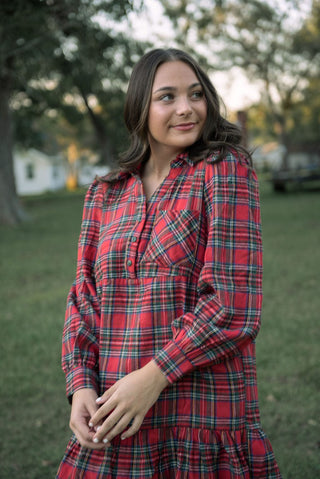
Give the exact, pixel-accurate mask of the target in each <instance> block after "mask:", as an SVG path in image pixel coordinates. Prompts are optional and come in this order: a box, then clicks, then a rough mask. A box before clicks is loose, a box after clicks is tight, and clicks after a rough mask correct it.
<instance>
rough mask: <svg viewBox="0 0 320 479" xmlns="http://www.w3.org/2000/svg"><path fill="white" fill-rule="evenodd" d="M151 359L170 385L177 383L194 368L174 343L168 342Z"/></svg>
mask: <svg viewBox="0 0 320 479" xmlns="http://www.w3.org/2000/svg"><path fill="white" fill-rule="evenodd" d="M153 359H154V361H155V362H156V364H157V366H158V367H159V368H160V369H161V371H162V372H163V374H164V375H165V376H166V378H167V380H168V381H169V382H170V383H174V382H175V381H178V379H180V378H181V377H182V376H184V375H185V374H187V373H189V372H190V371H192V370H193V369H194V368H195V366H194V365H193V364H192V362H191V361H190V360H189V359H188V358H187V356H186V355H185V353H184V352H183V351H182V350H181V349H180V348H179V346H178V345H177V344H176V343H175V342H174V341H169V342H168V344H166V346H165V347H164V348H163V349H161V350H160V351H158V352H157V354H156V355H155V357H154V358H153Z"/></svg>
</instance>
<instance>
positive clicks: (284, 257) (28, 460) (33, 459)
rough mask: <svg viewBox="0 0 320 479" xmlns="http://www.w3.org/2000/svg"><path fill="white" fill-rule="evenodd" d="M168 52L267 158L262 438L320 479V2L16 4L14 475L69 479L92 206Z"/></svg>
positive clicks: (263, 162)
mask: <svg viewBox="0 0 320 479" xmlns="http://www.w3.org/2000/svg"><path fill="white" fill-rule="evenodd" d="M155 47H177V48H182V49H184V50H186V51H188V52H189V53H191V54H192V55H194V56H195V57H197V59H198V60H199V62H200V64H201V65H202V66H203V68H204V69H205V70H206V71H208V73H209V75H210V78H211V79H212V81H213V83H214V85H215V86H216V88H217V90H218V93H219V95H220V96H221V97H222V100H223V102H224V104H225V109H226V115H227V117H228V118H229V119H230V120H231V121H234V122H236V123H238V124H239V125H240V127H241V128H242V129H243V138H244V140H243V141H244V143H245V144H246V146H248V147H249V148H250V149H251V150H252V151H253V152H254V153H253V159H254V165H255V168H256V170H257V172H258V175H259V180H260V188H261V208H262V220H263V237H264V265H265V266H264V295H265V299H264V308H263V321H262V330H261V332H260V335H259V337H258V341H257V361H258V382H259V391H260V404H261V412H262V424H263V426H264V429H265V430H266V432H267V434H268V436H269V437H270V439H271V442H272V444H273V446H274V449H275V454H276V457H277V459H278V462H279V465H280V469H281V470H282V474H283V477H284V479H301V478H302V477H303V478H305V479H315V478H316V477H320V460H319V452H320V451H319V449H320V437H319V432H320V431H319V417H320V411H319V404H320V398H319V386H320V378H319V371H320V368H319V327H318V323H319V311H320V300H319V297H320V295H319V269H320V253H319V249H320V248H319V247H320V215H319V206H320V201H319V200H320V96H319V90H320V49H319V47H320V1H319V0H304V1H298V0H246V1H245V0H216V1H215V0H190V1H186V0H168V1H166V0H145V1H143V0H131V1H130V0H118V1H113V0H1V2H0V138H1V140H0V272H1V275H0V283H1V289H0V301H1V308H0V326H1V339H0V341H1V351H2V354H1V378H0V401H1V403H0V420H1V425H0V428H1V430H0V433H1V435H0V437H1V440H0V464H1V471H0V477H1V478H5V479H12V478H19V479H20V478H26V479H46V478H53V477H55V471H56V469H57V467H58V464H59V461H60V459H61V456H62V454H63V451H64V448H65V445H66V442H67V440H68V437H69V430H68V417H69V406H68V404H67V401H66V399H65V396H64V378H63V374H62V372H61V369H60V344H61V332H62V326H63V317H64V308H65V302H66V296H67V293H68V289H69V288H70V285H71V283H72V281H73V278H74V273H75V261H76V245H77V239H78V234H79V228H80V221H81V214H82V205H83V199H84V193H85V190H86V188H87V186H88V185H89V184H90V183H91V181H92V180H93V179H94V177H95V176H96V175H97V174H98V175H103V174H105V173H106V172H107V171H109V170H110V169H111V168H113V167H114V166H115V165H116V163H117V158H118V156H119V154H120V153H121V152H122V151H124V150H125V149H126V146H127V144H128V138H127V133H126V130H125V126H124V122H123V103H124V96H125V91H126V87H127V82H128V78H129V75H130V72H131V69H132V66H133V65H134V63H135V62H136V61H137V59H138V58H139V57H140V56H141V55H142V54H143V53H144V52H146V51H147V50H149V49H151V48H155Z"/></svg>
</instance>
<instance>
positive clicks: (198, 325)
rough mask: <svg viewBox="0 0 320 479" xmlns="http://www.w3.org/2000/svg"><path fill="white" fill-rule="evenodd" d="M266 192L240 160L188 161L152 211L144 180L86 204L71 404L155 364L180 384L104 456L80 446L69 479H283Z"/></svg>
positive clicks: (68, 460)
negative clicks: (266, 339) (259, 379)
mask: <svg viewBox="0 0 320 479" xmlns="http://www.w3.org/2000/svg"><path fill="white" fill-rule="evenodd" d="M261 302H262V244H261V227H260V207H259V194H258V184H257V179H256V176H255V173H254V172H253V171H252V169H251V168H250V167H249V165H247V163H246V161H245V160H244V159H241V160H240V159H239V158H237V157H236V156H235V155H233V154H231V153H230V154H228V155H227V156H226V158H225V159H224V160H222V161H220V162H219V163H216V156H215V155H211V156H210V157H208V158H207V159H205V160H203V161H200V162H194V161H192V160H191V159H190V158H189V156H188V154H187V153H185V154H181V155H179V156H177V158H176V159H175V160H174V161H173V162H172V163H171V168H170V172H169V174H168V176H167V178H166V179H165V180H164V182H163V183H162V184H161V185H160V186H159V188H158V189H157V190H156V191H155V192H154V194H153V196H152V197H151V198H150V200H149V201H148V202H147V201H146V197H145V195H144V191H143V184H142V181H141V178H140V175H139V172H138V171H137V172H136V173H135V174H127V173H120V174H119V177H118V179H117V180H116V181H115V182H113V183H108V182H97V181H95V182H94V183H93V184H92V185H91V187H90V189H89V191H88V193H87V196H86V200H85V206H84V213H83V221H82V228H81V235H80V240H79V254H78V266H77V276H76V281H75V283H74V285H73V287H72V289H71V291H70V294H69V297H68V307H67V314H66V322H65V328H64V336H63V369H64V371H65V373H66V379H67V395H68V396H71V395H72V394H73V393H74V392H75V391H77V390H78V389H80V388H83V387H89V388H94V389H95V390H96V391H97V393H98V395H100V394H102V393H103V392H104V391H105V390H106V389H108V388H109V387H110V386H112V385H113V384H114V382H115V381H117V380H118V379H120V378H122V377H123V376H124V375H126V374H128V373H130V372H132V371H134V370H136V369H138V368H141V367H142V366H144V365H145V364H146V363H148V362H149V361H150V360H151V359H154V360H155V361H156V363H157V365H158V366H159V368H160V369H161V370H162V372H163V373H164V374H165V375H166V377H167V379H168V380H169V382H170V385H169V386H168V387H167V388H166V389H165V390H164V391H163V392H162V393H161V395H160V397H159V399H158V401H157V402H156V403H155V405H154V406H153V407H152V408H151V409H150V410H149V412H148V413H147V415H146V417H145V419H144V421H143V423H142V426H141V428H140V430H139V432H138V433H137V434H135V435H134V436H132V437H130V438H127V439H125V440H123V441H121V440H120V438H119V437H116V438H115V439H114V440H113V441H112V445H111V446H110V447H108V448H107V449H106V450H105V451H95V450H89V449H86V448H83V447H81V446H80V444H79V443H78V442H77V440H76V438H75V437H72V438H71V440H70V442H69V444H68V446H67V450H66V453H65V456H64V458H63V461H62V463H61V465H60V468H59V472H58V475H57V478H59V479H76V478H77V479H82V478H84V479H98V478H99V479H111V478H127V479H129V478H139V479H147V478H154V479H156V478H159V479H160V478H163V479H164V478H168V479H173V478H175V479H178V478H181V479H200V478H202V479H249V478H250V479H258V478H261V479H262V478H263V479H279V478H280V477H281V476H280V472H279V469H278V466H277V464H276V461H275V458H274V455H273V451H272V448H271V445H270V443H269V440H268V439H267V437H266V436H265V434H264V432H263V430H262V429H261V425H260V421H259V409H258V399H257V385H256V366H255V343H254V340H255V337H256V335H257V333H258V331H259V327H260V313H261Z"/></svg>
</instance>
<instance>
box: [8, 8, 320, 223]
mask: <svg viewBox="0 0 320 479" xmlns="http://www.w3.org/2000/svg"><path fill="white" fill-rule="evenodd" d="M156 1H158V2H159V3H160V4H161V6H162V8H163V15H165V16H166V17H167V18H168V19H169V21H170V22H171V25H172V32H173V33H174V35H173V37H172V36H171V38H170V37H169V38H168V44H170V46H178V47H182V48H184V49H187V50H189V51H190V52H191V53H192V54H194V55H196V56H198V58H199V59H200V61H201V62H202V63H203V64H204V66H206V68H208V69H209V71H222V70H224V71H228V70H230V69H231V68H233V67H238V68H241V69H242V70H243V71H244V72H245V73H246V75H247V76H248V77H249V78H250V79H252V80H255V81H256V82H258V84H259V85H260V94H261V96H260V101H259V102H258V103H257V104H255V105H252V106H251V107H250V109H249V128H250V132H251V141H260V142H264V141H268V140H270V139H276V138H279V139H280V141H281V142H282V143H283V144H284V145H286V146H287V147H288V148H289V147H290V146H292V145H293V144H297V143H300V144H308V145H311V147H312V148H315V149H316V148H319V126H320V125H319V123H320V101H319V95H318V91H319V87H320V79H319V73H320V53H319V44H320V1H319V0H313V2H312V5H310V6H309V7H308V5H306V2H299V1H298V0H282V1H281V2H279V1H278V0H274V1H273V2H271V1H267V0H246V1H245V0H216V1H214V0H197V1H196V0H190V1H187V0H175V1H171V0H161V1H160V0H154V2H156ZM302 3H303V4H304V5H302ZM145 8H146V5H145V2H143V1H142V0H141V1H140V2H139V1H135V0H117V1H111V0H96V1H92V0H2V2H1V4H0V136H1V142H0V205H1V208H0V221H1V222H5V223H12V224H14V223H17V222H19V221H21V220H23V219H24V213H23V210H22V208H21V205H20V203H19V200H18V198H17V196H16V193H15V186H14V176H13V166H12V165H13V146H14V145H21V146H23V147H30V146H33V147H37V148H39V149H41V150H43V151H46V152H48V153H54V152H56V151H61V149H65V148H66V147H67V145H68V144H69V143H70V142H71V141H72V142H75V143H77V144H78V145H79V147H80V149H89V150H91V151H94V152H96V153H98V154H99V156H100V159H101V162H102V163H104V164H111V163H112V162H113V161H114V159H115V158H116V157H117V155H118V154H119V152H120V151H122V150H123V149H125V147H126V141H127V140H126V138H127V136H126V132H125V130H124V125H123V114H122V110H123V99H124V92H125V89H126V84H127V80H128V76H129V74H130V71H131V67H132V64H133V63H134V62H135V61H136V59H137V58H138V57H139V56H140V55H141V54H142V52H144V51H145V50H146V49H147V48H151V47H154V46H158V45H155V44H152V45H151V43H149V42H142V41H138V40H136V38H137V37H136V32H135V30H134V26H133V25H131V23H130V21H129V14H130V12H132V11H135V12H137V11H138V12H141V13H142V12H143V11H144V9H145ZM149 8H151V11H150V15H152V6H151V7H150V6H149ZM146 37H147V35H146ZM159 44H160V40H159ZM162 44H163V39H162Z"/></svg>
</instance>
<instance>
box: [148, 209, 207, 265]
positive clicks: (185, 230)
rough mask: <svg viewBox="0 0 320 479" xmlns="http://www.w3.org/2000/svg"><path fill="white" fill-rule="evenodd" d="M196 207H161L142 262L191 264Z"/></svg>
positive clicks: (195, 241)
mask: <svg viewBox="0 0 320 479" xmlns="http://www.w3.org/2000/svg"><path fill="white" fill-rule="evenodd" d="M199 215H200V213H199V211H196V210H160V211H158V213H157V216H156V218H155V222H154V225H153V229H152V232H151V236H150V241H149V243H148V246H147V248H146V251H145V254H144V257H143V260H142V261H143V262H146V263H149V262H156V263H157V264H159V265H160V266H166V267H170V266H175V265H177V266H178V265H179V266H180V265H181V266H182V265H183V266H192V265H193V263H194V260H195V254H196V245H197V239H198V234H199Z"/></svg>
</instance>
